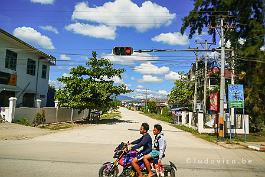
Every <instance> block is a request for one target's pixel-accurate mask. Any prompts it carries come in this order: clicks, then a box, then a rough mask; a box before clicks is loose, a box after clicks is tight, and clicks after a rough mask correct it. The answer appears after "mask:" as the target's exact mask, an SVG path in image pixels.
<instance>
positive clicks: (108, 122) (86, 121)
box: [75, 118, 138, 125]
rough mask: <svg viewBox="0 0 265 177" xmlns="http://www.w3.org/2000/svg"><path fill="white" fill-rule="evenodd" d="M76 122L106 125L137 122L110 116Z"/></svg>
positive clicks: (77, 122)
mask: <svg viewBox="0 0 265 177" xmlns="http://www.w3.org/2000/svg"><path fill="white" fill-rule="evenodd" d="M75 123H76V124H108V125H113V124H117V123H138V122H135V121H131V120H120V119H116V118H112V119H100V120H94V121H93V120H80V121H76V122H75Z"/></svg>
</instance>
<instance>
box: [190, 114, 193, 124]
mask: <svg viewBox="0 0 265 177" xmlns="http://www.w3.org/2000/svg"><path fill="white" fill-rule="evenodd" d="M192 116H193V115H192V112H189V127H191V120H192Z"/></svg>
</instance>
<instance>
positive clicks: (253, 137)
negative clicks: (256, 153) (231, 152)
mask: <svg viewBox="0 0 265 177" xmlns="http://www.w3.org/2000/svg"><path fill="white" fill-rule="evenodd" d="M142 114H144V115H146V116H148V117H151V118H153V119H156V120H161V121H164V122H168V123H170V124H171V126H173V127H175V128H178V129H180V130H183V131H185V132H190V133H192V134H193V135H194V136H196V137H198V138H201V139H204V140H206V141H209V142H217V141H219V140H218V139H217V137H216V135H215V134H206V133H203V134H201V133H199V132H198V131H197V130H194V129H193V128H189V127H186V126H185V125H178V124H173V121H172V117H171V116H163V115H161V114H156V113H144V112H142ZM222 141H225V142H226V143H230V137H229V134H228V136H227V137H225V138H224V139H223V140H222ZM232 141H233V142H234V143H238V142H244V141H245V136H244V135H236V137H234V135H233V137H232ZM247 141H248V142H265V129H263V131H262V132H259V133H250V134H249V135H247Z"/></svg>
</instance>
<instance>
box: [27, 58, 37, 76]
mask: <svg viewBox="0 0 265 177" xmlns="http://www.w3.org/2000/svg"><path fill="white" fill-rule="evenodd" d="M35 71H36V61H34V60H32V59H28V63H27V74H30V75H33V76H35Z"/></svg>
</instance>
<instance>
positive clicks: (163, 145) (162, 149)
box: [158, 136, 167, 160]
mask: <svg viewBox="0 0 265 177" xmlns="http://www.w3.org/2000/svg"><path fill="white" fill-rule="evenodd" d="M158 142H159V160H161V159H162V158H163V155H164V153H165V150H166V146H167V144H166V140H165V137H164V136H161V137H160V138H159V140H158Z"/></svg>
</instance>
